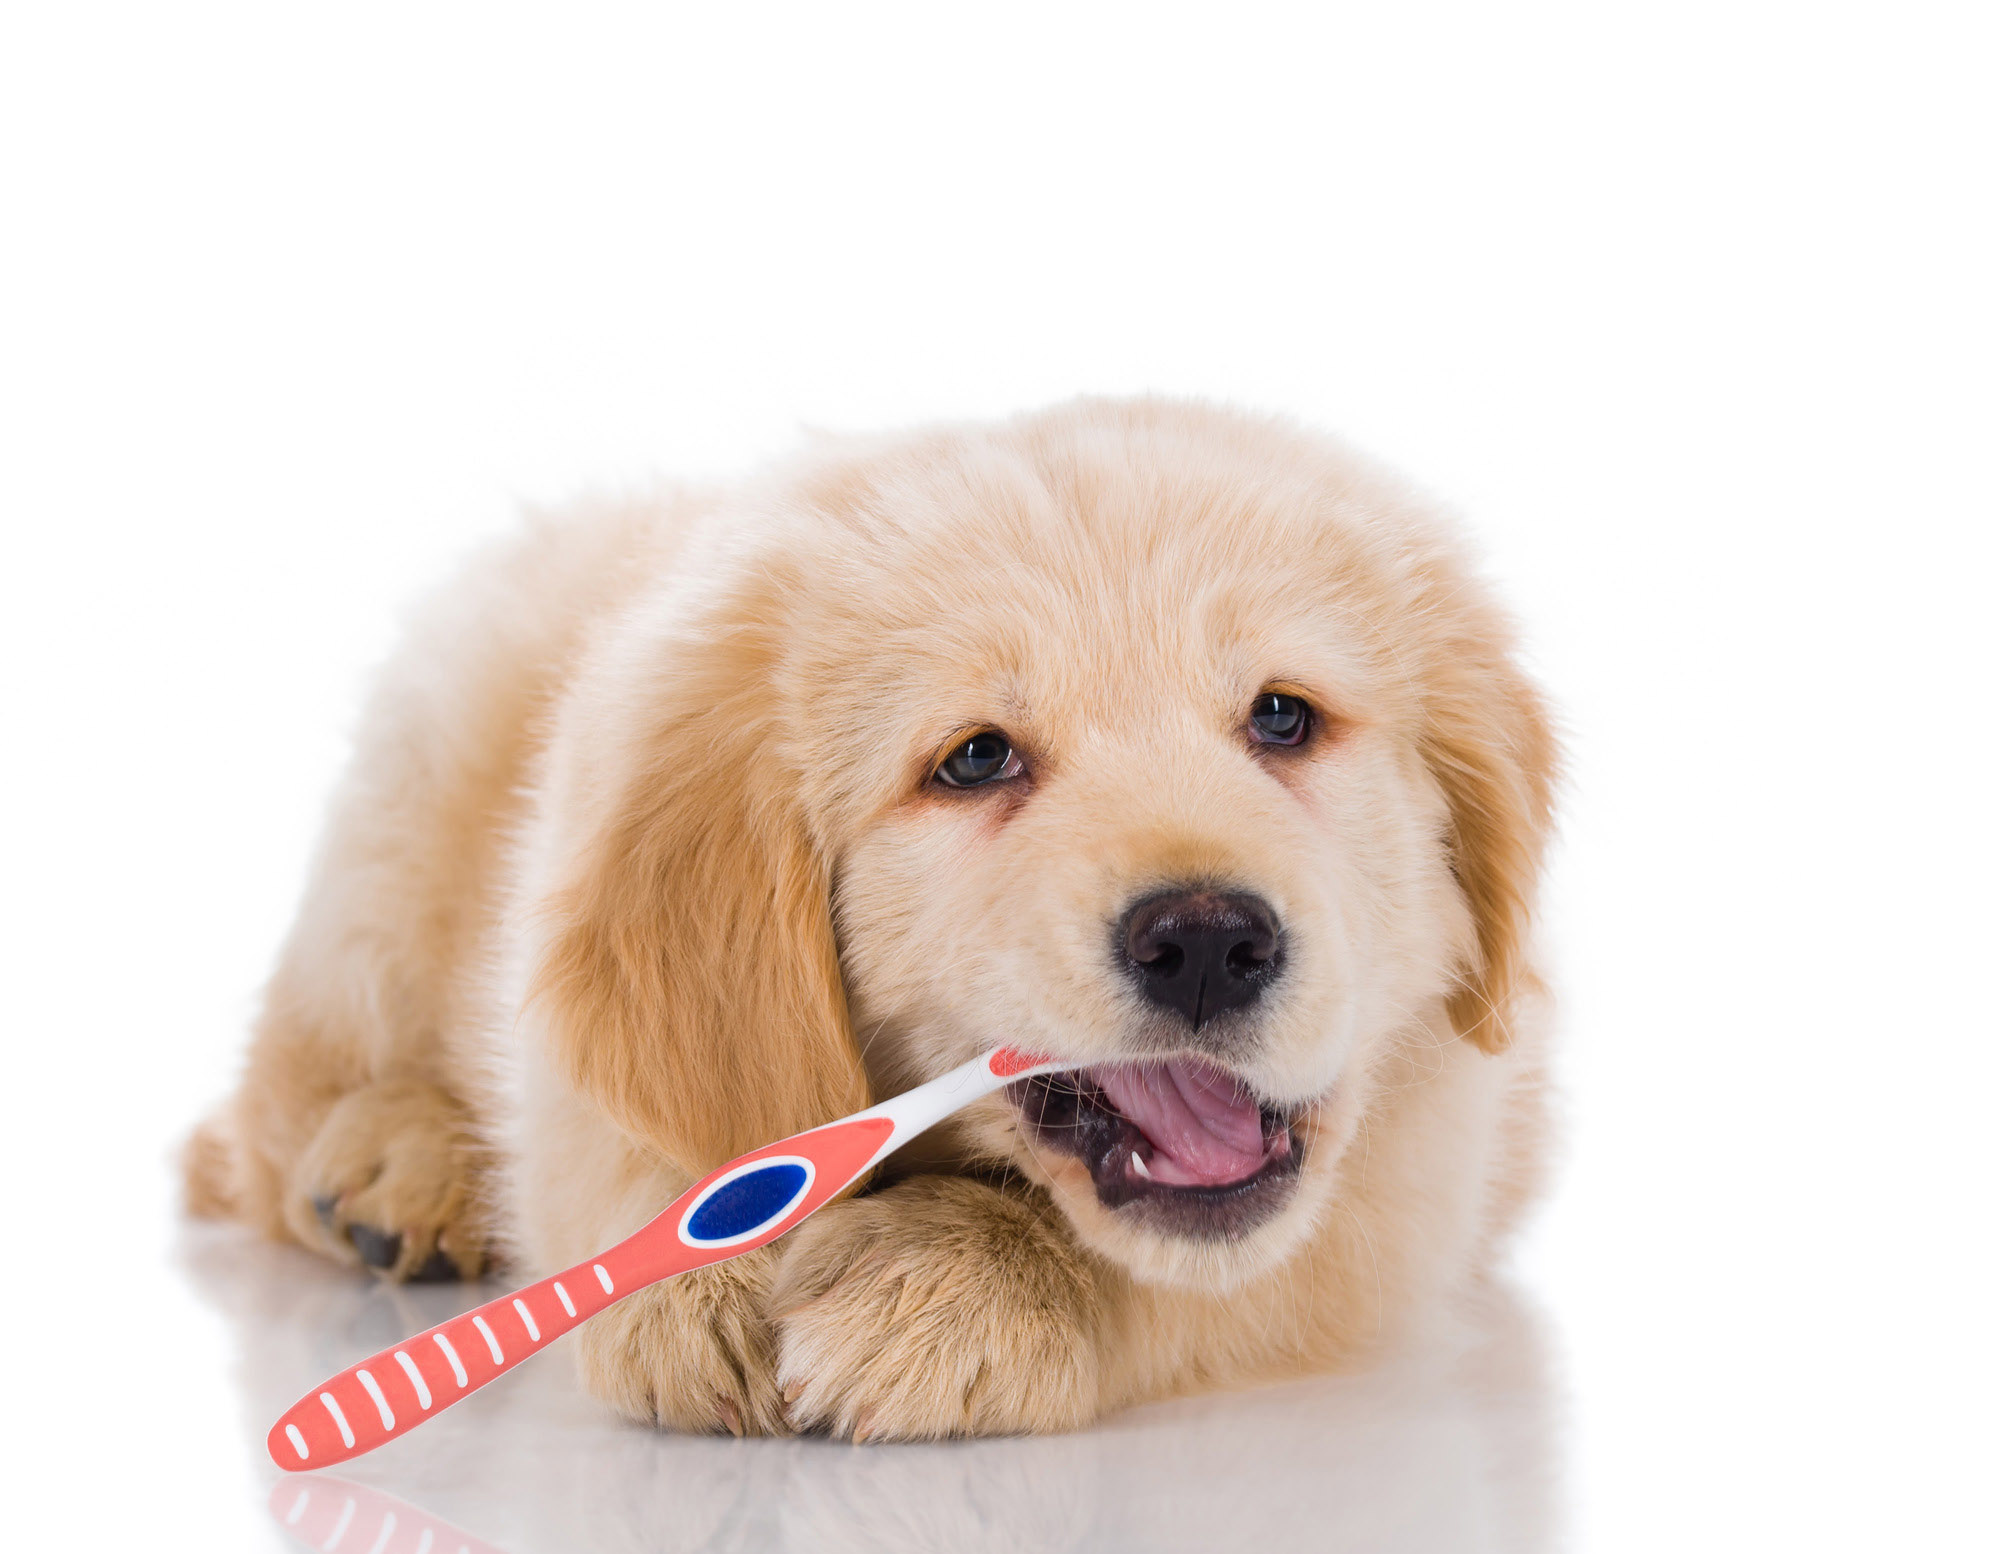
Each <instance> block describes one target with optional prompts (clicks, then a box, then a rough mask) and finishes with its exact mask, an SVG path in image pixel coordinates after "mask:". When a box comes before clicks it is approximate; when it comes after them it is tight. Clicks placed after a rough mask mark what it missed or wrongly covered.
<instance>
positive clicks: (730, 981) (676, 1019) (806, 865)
mask: <svg viewBox="0 0 2015 1554" xmlns="http://www.w3.org/2000/svg"><path fill="white" fill-rule="evenodd" d="M708 614H709V616H710V617H715V618H711V619H709V620H708V621H707V622H705V623H704V625H703V627H701V628H699V629H692V628H688V629H685V630H676V629H673V630H657V631H647V632H640V633H638V634H636V636H635V637H634V638H633V640H632V641H631V642H630V643H628V644H627V645H626V646H625V647H624V648H623V649H622V651H621V652H619V653H617V654H613V655H611V656H610V658H609V659H608V660H607V661H605V662H604V663H602V664H601V665H600V666H599V668H598V669H597V670H596V671H595V674H596V676H597V678H598V679H599V682H600V685H599V689H598V691H596V692H594V693H591V694H592V695H593V696H594V699H595V700H596V702H597V705H596V706H595V709H594V715H593V717H592V718H591V719H586V720H582V721H584V722H586V723H587V724H588V725H589V726H588V729H587V731H586V733H584V734H583V735H582V737H581V743H580V746H579V747H578V748H576V749H574V750H572V751H571V752H568V751H562V752H561V758H560V759H561V763H563V764H564V765H566V766H567V767H568V768H570V770H571V772H572V775H571V776H569V775H568V774H567V773H566V772H559V773H556V784H557V788H558V791H559V794H560V798H561V802H562V803H563V804H572V805H573V806H576V807H577V808H578V809H580V810H584V811H585V812H586V813H585V815H584V816H581V817H579V818H581V819H584V820H585V825H583V826H580V827H579V829H576V830H574V831H573V837H574V846H573V848H572V850H571V853H570V855H569V857H568V859H567V862H566V865H565V866H564V867H563V869H562V871H561V873H560V875H559V877H558V881H557V884H556V888H554V889H553V890H552V891H551V892H549V894H548V895H547V897H546V900H545V902H544V908H545V914H546V921H545V924H544V927H545V929H546V938H545V953H544V955H543V957H542V958H541V960H540V962H539V964H538V966H537V970H536V974H535V978H534V981H533V997H534V999H535V1000H537V1001H538V1002H540V1003H541V1004H542V1006H543V1008H544V1009H545V1011H546V1013H547V1016H548V1023H549V1027H550V1030H551V1035H552V1041H553V1053H554V1056H555V1058H556V1061H557V1062H558V1064H559V1066H560V1068H561V1070H562V1072H564V1073H565V1074H566V1075H567V1076H568V1077H569V1078H570V1079H571V1080H572V1081H573V1083H574V1084H575V1085H576V1086H577V1087H578V1088H579V1089H581V1090H582V1091H584V1092H585V1093H586V1094H587V1095H589V1096H590V1097H592V1098H593V1099H594V1101H595V1102H596V1103H598V1104H599V1105H600V1106H601V1107H602V1108H603V1109H604V1110H605V1111H607V1112H608V1114H609V1115H610V1116H611V1117H613V1118H614V1119H615V1120H616V1122H617V1123H618V1125H620V1126H621V1127H622V1128H623V1130H624V1131H625V1132H626V1133H628V1134H629V1135H630V1136H631V1137H632V1138H633V1139H635V1140H636V1141H637V1142H638V1143H640V1144H642V1145H644V1146H645V1147H646V1148H648V1149H651V1150H654V1151H656V1152H658V1153H660V1154H662V1155H664V1156H667V1157H669V1158H670V1159H672V1160H674V1161H676V1162H677V1163H678V1164H679V1165H681V1166H683V1167H684V1168H685V1169H687V1170H689V1171H692V1172H694V1173H699V1172H703V1171H706V1170H710V1169H711V1168H712V1167H714V1166H715V1165H718V1164H719V1163H720V1162H721V1161H723V1160H726V1159H729V1158H732V1157H733V1156H735V1155H738V1154H741V1153H744V1152H746V1151H747V1150H750V1149H753V1148H755V1147H757V1146H758V1145H761V1144H765V1143H768V1142H769V1141H770V1140H772V1139H777V1138H781V1137H783V1136H784V1135H786V1134H789V1133H794V1132H797V1131H798V1130H800V1129H803V1128H808V1127H812V1126H815V1125H816V1124H819V1123H822V1122H829V1121H831V1120H832V1119H834V1118H836V1117H841V1116H844V1115H845V1114H847V1113H848V1112H852V1111H858V1110H859V1109H860V1108H861V1107H863V1106H866V1105H867V1104H868V1102H869V1099H870V1097H869V1093H868V1085H867V1079H866V1075H865V1073H864V1071H863V1069H862V1066H861V1061H860V1055H859V1052H858V1051H857V1050H856V1047H855V1044H854V1039H853V1033H852V1029H851V1026H850V1024H849V1022H848V1018H847V1007H846V996H845V993H844V991H843V989H842V986H841V982H840V967H839V957H838V952H837V948H836V946H835V944H834V940H833V929H832V923H831V918H830V915H829V911H828V906H827V902H828V887H829V869H828V865H827V862H826V860H825V859H824V858H823V857H822V856H821V854H820V852H819V850H818V849H817V848H816V847H815V845H814V842H813V839H812V837H811V834H810V831H809V829H808V826H807V823H806V816H805V812H804V808H803V805H802V803H801V789H800V787H799V784H800V783H801V782H802V781H804V780H808V779H807V776H806V774H802V773H798V772H795V771H793V770H792V769H791V766H790V763H789V761H788V759H787V757H786V754H785V752H786V751H787V750H788V748H789V746H790V744H791V740H790V737H789V735H790V732H791V731H790V730H787V729H784V728H781V727H779V726H778V723H779V719H780V716H781V714H780V712H779V704H780V702H781V700H782V698H781V697H780V696H779V695H778V694H777V693H776V691H775V690H774V686H775V683H776V679H777V675H776V651H775V643H774V641H773V640H772V639H771V637H770V634H769V632H768V631H767V630H766V629H765V627H764V625H763V624H762V622H763V619H764V615H765V611H764V610H763V609H762V608H760V607H759V606H757V605H755V604H753V603H751V602H750V601H748V600H743V601H741V602H740V605H739V607H738V608H736V607H727V606H721V607H717V610H713V611H709V612H708ZM768 618H769V619H770V620H774V619H776V616H775V615H774V614H771V615H769V616H768ZM809 780H815V778H814V779H809Z"/></svg>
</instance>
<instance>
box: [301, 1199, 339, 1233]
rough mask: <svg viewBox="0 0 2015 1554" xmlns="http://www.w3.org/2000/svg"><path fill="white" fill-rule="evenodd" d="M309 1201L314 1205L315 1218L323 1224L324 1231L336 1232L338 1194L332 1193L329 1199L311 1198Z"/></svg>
mask: <svg viewBox="0 0 2015 1554" xmlns="http://www.w3.org/2000/svg"><path fill="white" fill-rule="evenodd" d="M308 1201H309V1203H311V1204H312V1205H314V1209H315V1218H317V1219H318V1220H320V1221H321V1222H322V1228H323V1229H324V1230H334V1229H335V1228H336V1194H335V1193H330V1194H329V1195H328V1196H327V1197H323V1198H310V1199H309V1200H308Z"/></svg>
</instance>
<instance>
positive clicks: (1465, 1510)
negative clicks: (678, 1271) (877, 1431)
mask: <svg viewBox="0 0 2015 1554" xmlns="http://www.w3.org/2000/svg"><path fill="white" fill-rule="evenodd" d="M174 1260H175V1262H176V1263H177V1264H178V1265H179V1270H180V1274H181V1277H182V1278H183V1279H185V1280H186V1281H187V1285H188V1287H189V1288H190V1289H191V1290H192V1291H193V1292H194V1293H195V1295H196V1296H197V1297H198V1300H199V1302H200V1303H201V1304H203V1305H207V1306H209V1307H211V1308H214V1309H215V1310H216V1311H218V1312H220V1313H222V1314H223V1315H224V1317H225V1318H226V1319H227V1329H228V1334H229V1342H230V1344H231V1345H232V1347H233V1348H234V1349H235V1354H234V1355H233V1356H232V1358H231V1361H230V1364H229V1373H230V1376H231V1380H232V1383H233V1401H234V1403H235V1405H236V1408H237V1412H238V1415H239V1420H238V1423H239V1428H238V1430H237V1431H236V1433H235V1436H234V1437H233V1438H232V1439H231V1441H230V1444H229V1449H230V1450H231V1451H233V1452H235V1453H237V1454H239V1455H241V1456H242V1458H243V1461H244V1463H245V1466H246V1472H245V1473H244V1475H243V1483H244V1486H245V1487H244V1491H243V1494H244V1500H243V1501H242V1502H241V1503H238V1504H234V1505H232V1506H230V1507H227V1508H224V1510H225V1512H226V1514H225V1517H224V1521H225V1523H227V1524H232V1523H236V1524H248V1522H249V1520H250V1518H249V1517H248V1512H250V1511H251V1510H252V1509H253V1505H252V1502H253V1501H257V1502H258V1503H259V1505H258V1515H259V1516H263V1517H264V1518H266V1521H267V1529H268V1530H267V1531H266V1532H265V1541H266V1545H267V1546H270V1547H272V1548H286V1549H293V1548H303V1547H306V1548H315V1549H322V1550H327V1551H333V1554H418V1551H420V1550H421V1549H422V1548H425V1549H426V1550H428V1551H429V1554H434V1551H438V1554H454V1551H456V1550H457V1549H458V1548H460V1547H462V1546H466V1547H467V1548H468V1550H469V1551H470V1554H484V1551H485V1549H492V1550H502V1551H508V1554H547V1551H554V1554H557V1551H563V1550H564V1551H571V1550H580V1549H608V1550H638V1551H643V1550H650V1551H653V1554H658V1551H665V1554H670V1551H685V1550H693V1551H698V1550H723V1551H727V1550H734V1551H742V1550H749V1551H753V1550H772V1549H775V1550H792V1551H797V1550H833V1551H851V1550H863V1551H865V1550H881V1551H898V1554H901V1551H910V1550H915V1551H918V1554H923V1551H947V1550H956V1551H960V1554H982V1551H991V1550H1001V1551H1008V1550H1014V1551H1029V1550H1079V1549H1082V1550H1096V1551H1098V1554H1128V1551H1132V1550H1143V1551H1146V1550H1157V1551H1167V1550H1185V1549H1196V1550H1211V1551H1229V1550H1238V1549H1261V1548H1264V1549H1283V1550H1303V1549H1311V1548H1320V1549H1347V1550H1356V1549H1364V1550H1374V1549H1375V1550H1420V1551H1434V1554H1468V1551H1472V1550H1474V1551H1483V1550H1493V1551H1495V1550H1502V1551H1507V1554H1510V1551H1524V1550H1541V1549H1549V1548H1552V1547H1555V1546H1556V1545H1557V1542H1558V1526H1557V1520H1558V1518H1557V1512H1556V1508H1555V1501H1556V1492H1555V1481H1556V1463H1555V1449H1556V1448H1555V1415H1556V1409H1555V1407H1554V1401H1553V1394H1552V1390H1551V1387H1550V1384H1549V1381H1548V1373H1549V1367H1548V1364H1547V1358H1546V1345H1545V1343H1544V1341H1543V1339H1542V1337H1541V1331H1542V1327H1543V1324H1542V1323H1541V1322H1539V1321H1537V1320H1535V1318H1534V1316H1533V1314H1532V1313H1531V1312H1530V1311H1529V1310H1528V1309H1527V1307H1526V1305H1525V1303H1523V1302H1522V1301H1521V1300H1520V1299H1519V1298H1518V1297H1517V1296H1515V1295H1514V1294H1513V1293H1511V1292H1509V1291H1498V1292H1495V1293H1494V1294H1493V1295H1492V1297H1491V1298H1490V1300H1489V1302H1488V1304H1487V1306H1486V1307H1485V1309H1482V1310H1480V1311H1479V1312H1478V1314H1477V1334H1476V1340H1475V1342H1474V1344H1473V1346H1472V1347H1471V1348H1470V1349H1469V1350H1468V1352H1466V1353H1464V1354H1462V1355H1460V1356H1459V1357H1444V1358H1443V1360H1442V1361H1441V1362H1439V1363H1436V1364H1431V1365H1430V1364H1427V1363H1425V1362H1420V1361H1414V1362H1397V1361H1396V1362H1393V1363H1390V1364H1388V1365H1386V1366H1384V1367H1382V1368H1380V1369H1379V1370H1377V1371H1376V1372H1374V1373H1371V1374H1367V1375H1363V1376H1358V1377H1348V1378H1327V1379H1322V1380H1317V1381H1309V1382H1303V1383H1298V1384H1295V1385H1291V1386H1286V1387H1275V1388H1269V1389H1266V1390H1264V1391H1254V1392H1246V1393H1239V1394H1233V1395H1228V1396H1221V1397H1215V1398H1208V1399H1198V1400H1190V1401H1185V1402H1180V1403H1175V1404H1168V1405H1162V1406H1157V1407H1152V1408H1145V1409H1140V1410H1136V1411H1134V1412H1132V1413H1130V1414H1127V1415H1124V1416H1122V1417H1120V1418H1118V1419H1115V1420H1112V1421H1110V1422H1108V1423H1107V1424H1105V1425H1104V1426H1103V1427H1101V1428H1099V1429H1097V1430H1094V1431H1090V1432H1086V1433H1084V1434H1080V1435H1073V1436H1065V1437H1053V1438H1045V1439H1034V1440H1009V1441H983V1442H971V1443H962V1444H953V1445H938V1446H872V1447H854V1446H849V1445H841V1444H838V1443H834V1442H830V1441H823V1440H802V1439H801V1440H763V1441H732V1440H726V1439H695V1438H681V1437H670V1436H662V1435H658V1434H655V1433H653V1432H650V1431H646V1430H641V1429H635V1428H630V1427H627V1426H625V1425H623V1424H621V1423H618V1422H616V1421H615V1420H613V1419H612V1418H611V1417H610V1416H608V1415H607V1414H606V1413H605V1412H604V1411H603V1410H601V1409H600V1408H599V1407H598V1406H596V1405H595V1404H594V1403H593V1402H592V1401H591V1400H589V1399H587V1398H586V1397H585V1396H584V1395H583V1394H581V1393H580V1392H579V1390H578V1389H577V1388H576V1386H575V1384H574V1381H573V1378H572V1374H571V1366H570V1361H569V1359H568V1357H567V1356H566V1355H565V1354H564V1353H549V1354H547V1355H544V1356H541V1357H539V1358H538V1359H537V1360H534V1361H533V1362H531V1363H530V1364H528V1365H527V1366H526V1367H525V1368H524V1369H523V1370H522V1371H520V1372H519V1373H518V1374H516V1375H513V1376H511V1377H507V1378H504V1379H503V1380H501V1381H500V1382H498V1383H497V1384H496V1385H494V1386H492V1387H490V1388H487V1389H485V1390H484V1391H482V1392H480V1393H477V1394H476V1395H475V1396H473V1397H472V1398H471V1399H470V1400H469V1401H468V1402H466V1403H464V1404H461V1405H460V1406H458V1407H457V1408H455V1409H454V1410H452V1411H451V1412H449V1413H447V1414H444V1415H443V1416H441V1418H440V1419H439V1420H438V1421H435V1422H432V1423H430V1424H429V1425H428V1426H427V1427H426V1428H424V1429H422V1430H419V1431H416V1432H415V1433H414V1434H412V1435H410V1436H408V1437H405V1438H404V1439H401V1440H399V1441H395V1442H393V1443H391V1444H390V1445H388V1446H387V1447H385V1448H384V1449H383V1450H382V1451H379V1452H377V1453H374V1454H372V1455H371V1456H369V1457H366V1458H363V1459H360V1460H358V1461H356V1462H354V1463H350V1464H346V1465H345V1468H344V1470H343V1471H342V1473H341V1475H340V1476H338V1475H334V1474H331V1475H323V1476H315V1477H308V1476H303V1477H292V1476H286V1475H282V1474H280V1473H278V1472H276V1471H274V1470H273V1469H271V1468H270V1467H268V1466H267V1465H266V1463H265V1460H264V1457H265V1454H264V1447H263V1440H264V1436H265V1432H266V1430H267V1429H268V1428H269V1427H270V1425H271V1422H272V1420H273V1419H274V1418H275V1417H276V1416H277V1415H278V1414H279V1413H280V1412H281V1411H282V1410H283V1409H284V1408H285V1407H286V1406H287V1405H288V1404H290V1403H291V1402H293V1401H294V1399H295V1398H296V1397H298V1396H299V1395H300V1394H301V1393H302V1392H303V1391H305V1390H306V1389H307V1388H308V1387H309V1386H310V1385H312V1384H313V1383H314V1382H316V1381H317V1380H320V1379H321V1378H322V1377H323V1376H325V1375H327V1374H329V1373H330V1372H332V1371H335V1370H337V1369H339V1368H341V1367H342V1366H343V1365H344V1364H345V1363H347V1362H350V1361H353V1360H354V1359H355V1358H356V1357H357V1356H358V1355H360V1354H366V1353H369V1352H370V1351H372V1350H374V1349H377V1348H379V1347H382V1346H383V1345H385V1344H387V1343H389V1342H391V1341H392V1340H394V1339H396V1338H398V1337H401V1336H403V1335H404V1334H406V1333H408V1332H411V1331H414V1330H416V1329H420V1328H424V1327H427V1326H430V1325H432V1324H433V1323H435V1322H438V1321H440V1320H441V1319H443V1318H444V1317H446V1316H448V1315H450V1314H452V1313H453V1312H454V1311H457V1310H460V1309H463V1308H464V1307H466V1306H468V1305H472V1304H475V1303H476V1301H477V1299H478V1298H479V1293H478V1292H476V1291H474V1290H464V1289H457V1288H453V1287H446V1288H444V1287H439V1286H435V1287H427V1288H411V1287H409V1288H406V1289H403V1290H390V1289H385V1288H381V1287H378V1286H376V1285H375V1284H372V1283H369V1282H366V1281H363V1280H360V1279H357V1278H353V1277H349V1276H346V1275H344V1274H343V1273H341V1272H339V1271H337V1270H335V1269H333V1268H329V1267H325V1266H323V1265H322V1264H320V1263H319V1262H317V1261H316V1260H314V1259H312V1258H310V1257H308V1256H306V1255H304V1254H300V1253H297V1252H294V1251H291V1250H288V1249H286V1248H282V1247H274V1246H267V1245H264V1244H260V1243H257V1242H254V1241H252V1240H251V1239H250V1238H248V1237H245V1236H243V1235H241V1234H239V1233H237V1232H235V1231H232V1230H228V1229H221V1228H217V1227H207V1226H199V1227H187V1228H185V1229H184V1231H183V1232H182V1233H181V1236H180V1240H179V1244H178V1245H177V1247H176V1250H175V1258H174ZM188 1380H189V1382H190V1383H191V1384H192V1385H199V1386H200V1385H203V1384H204V1381H203V1378H200V1377H193V1376H192V1377H190V1378H188ZM210 1384H211V1385H214V1384H215V1379H214V1378H212V1379H211V1381H210ZM219 1444H222V1443H219ZM232 1476H233V1477H236V1476H237V1475H232ZM246 1530H247V1532H248V1533H249V1530H250V1529H249V1525H247V1527H246ZM430 1535H431V1537H430ZM220 1546H232V1545H230V1544H229V1543H228V1542H227V1543H224V1544H220ZM254 1546H257V1545H254Z"/></svg>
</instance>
